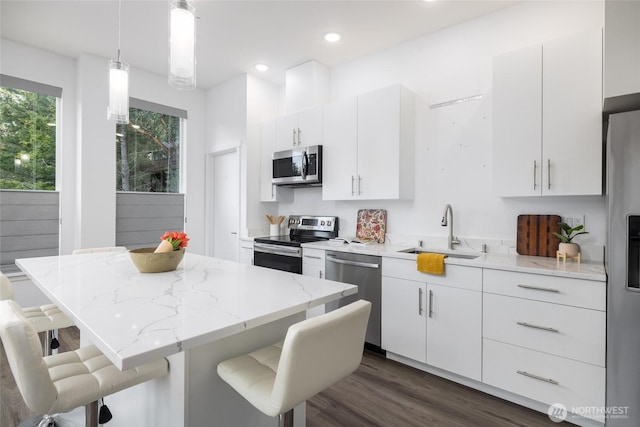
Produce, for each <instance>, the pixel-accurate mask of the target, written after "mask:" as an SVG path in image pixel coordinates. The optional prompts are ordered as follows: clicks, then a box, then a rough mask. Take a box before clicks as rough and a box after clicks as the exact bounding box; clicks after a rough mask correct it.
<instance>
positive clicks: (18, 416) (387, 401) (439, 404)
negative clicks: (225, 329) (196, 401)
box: [0, 328, 558, 427]
mask: <svg viewBox="0 0 640 427" xmlns="http://www.w3.org/2000/svg"><path fill="white" fill-rule="evenodd" d="M58 339H59V341H60V349H59V350H60V351H67V350H70V349H75V348H77V347H78V343H79V333H78V330H77V329H76V328H67V329H65V330H60V334H59V337H58ZM0 358H1V359H0V426H2V427H15V426H17V425H18V424H19V423H20V422H22V421H24V420H27V419H29V418H30V417H32V416H33V414H31V413H30V412H29V410H28V409H27V408H26V406H25V405H24V402H23V401H22V397H21V396H20V393H19V391H18V389H17V388H16V385H15V382H14V380H13V375H12V374H11V370H10V369H9V365H8V363H7V360H6V355H5V353H4V348H0ZM107 425H108V424H107ZM557 425H558V424H556V423H554V422H552V421H551V420H549V418H548V417H547V415H546V414H541V413H539V412H535V411H532V410H529V409H526V408H523V407H521V406H518V405H515V404H513V403H510V402H507V401H505V400H502V399H498V398H496V397H493V396H490V395H488V394H485V393H482V392H479V391H476V390H473V389H471V388H468V387H465V386H463V385H460V384H456V383H454V382H451V381H448V380H445V379H442V378H440V377H437V376H434V375H431V374H428V373H425V372H422V371H420V370H417V369H414V368H411V367H408V366H405V365H402V364H400V363H397V362H394V361H391V360H387V359H385V358H384V357H383V356H381V355H378V354H376V353H372V352H368V351H367V352H365V355H364V358H363V361H362V365H361V366H360V368H359V369H358V370H357V371H356V372H355V373H353V374H352V375H350V376H349V377H348V378H346V379H344V380H343V381H340V382H339V383H337V384H335V385H334V386H333V387H330V388H329V389H327V390H325V391H324V392H322V393H320V394H319V395H317V396H315V397H314V398H312V399H311V400H309V401H308V402H307V426H309V427H332V426H336V427H345V426H349V427H356V426H381V427H404V426H421V427H423V426H434V427H435V426H437V427H442V426H444V427H447V426H464V427H467V426H473V427H482V426H487V427H489V426H490V427H500V426H522V427H536V426H557ZM141 427H142V426H141ZM203 427H205V426H203ZM248 427H250V426H248Z"/></svg>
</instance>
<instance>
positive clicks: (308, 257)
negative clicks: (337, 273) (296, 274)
mask: <svg viewBox="0 0 640 427" xmlns="http://www.w3.org/2000/svg"><path fill="white" fill-rule="evenodd" d="M324 261H325V251H324V250H322V249H310V248H302V274H303V275H305V276H312V277H317V278H319V279H324Z"/></svg>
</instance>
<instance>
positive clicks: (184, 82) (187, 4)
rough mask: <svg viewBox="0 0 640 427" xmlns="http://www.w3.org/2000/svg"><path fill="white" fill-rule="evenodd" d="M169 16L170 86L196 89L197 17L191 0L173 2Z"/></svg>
mask: <svg viewBox="0 0 640 427" xmlns="http://www.w3.org/2000/svg"><path fill="white" fill-rule="evenodd" d="M169 13H170V15H169V84H170V85H171V86H173V87H175V88H177V89H194V88H195V87H196V17H195V7H194V6H193V2H192V1H190V0H172V1H171V9H170V12H169Z"/></svg>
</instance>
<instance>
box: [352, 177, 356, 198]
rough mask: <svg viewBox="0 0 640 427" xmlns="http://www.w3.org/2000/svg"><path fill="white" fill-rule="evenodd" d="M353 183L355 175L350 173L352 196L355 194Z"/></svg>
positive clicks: (354, 182)
mask: <svg viewBox="0 0 640 427" xmlns="http://www.w3.org/2000/svg"><path fill="white" fill-rule="evenodd" d="M355 184H356V177H355V176H354V175H351V195H352V196H355V195H356V189H355Z"/></svg>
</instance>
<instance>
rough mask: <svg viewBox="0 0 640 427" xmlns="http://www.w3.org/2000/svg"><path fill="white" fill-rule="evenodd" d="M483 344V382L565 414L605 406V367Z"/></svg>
mask: <svg viewBox="0 0 640 427" xmlns="http://www.w3.org/2000/svg"><path fill="white" fill-rule="evenodd" d="M483 344H484V345H483V363H482V366H483V371H482V382H484V383H486V384H489V385H491V386H494V387H498V388H501V389H504V390H507V391H510V392H512V393H516V394H519V395H522V396H525V397H528V398H530V399H533V400H536V401H538V402H542V403H545V404H547V405H552V404H554V403H561V404H563V405H564V406H565V407H566V408H567V410H568V411H571V408H578V409H580V408H585V407H590V408H592V407H597V408H602V407H604V405H605V369H604V368H602V367H598V366H594V365H590V364H588V363H582V362H577V361H574V360H569V359H565V358H562V357H558V356H553V355H550V354H545V353H541V352H538V351H533V350H528V349H525V348H522V347H517V346H513V345H510V344H504V343H500V342H497V341H493V340H490V339H486V338H485V339H484V340H483ZM586 415H587V414H585V416H586ZM599 421H601V420H599Z"/></svg>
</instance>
